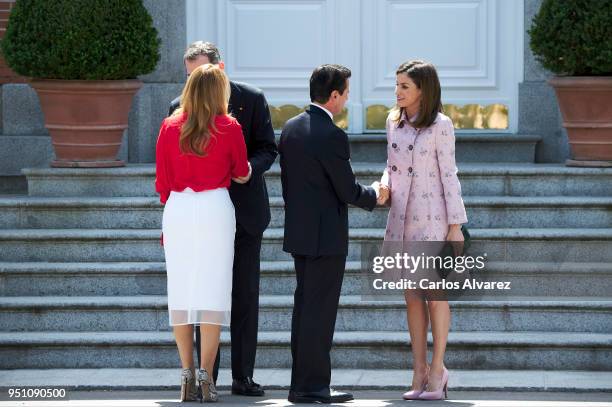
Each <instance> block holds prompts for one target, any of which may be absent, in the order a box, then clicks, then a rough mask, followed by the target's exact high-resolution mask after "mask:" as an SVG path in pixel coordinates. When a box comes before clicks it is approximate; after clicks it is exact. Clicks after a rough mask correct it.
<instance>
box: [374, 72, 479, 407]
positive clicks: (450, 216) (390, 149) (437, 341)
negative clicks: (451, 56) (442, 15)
mask: <svg viewBox="0 0 612 407" xmlns="http://www.w3.org/2000/svg"><path fill="white" fill-rule="evenodd" d="M395 95H396V102H397V104H396V107H395V108H394V109H393V110H392V111H391V113H390V114H389V117H388V118H387V125H386V128H387V143H388V145H387V168H386V169H385V171H384V174H383V177H382V179H381V184H382V185H383V186H387V187H388V189H389V190H390V195H391V209H390V211H389V216H388V219H387V229H386V234H385V241H388V242H403V244H404V245H405V244H406V243H409V242H424V241H432V242H436V241H437V242H443V241H453V242H462V241H463V234H462V233H461V224H462V223H466V222H467V216H466V213H465V207H464V205H463V199H462V198H461V185H460V184H459V179H458V178H457V166H456V164H455V134H454V127H453V123H452V121H451V120H450V119H449V118H448V117H447V116H445V115H444V114H442V113H441V112H442V103H441V91H440V82H439V80H438V74H437V73H436V69H435V68H434V66H433V65H431V64H429V63H426V62H423V61H410V62H406V63H403V64H402V65H400V67H399V68H398V69H397V71H396V87H395ZM410 291H413V290H406V292H405V299H406V306H407V314H408V325H409V330H410V339H411V346H412V355H413V361H414V362H413V369H414V374H413V378H412V389H411V390H410V391H408V392H407V393H405V394H404V398H405V399H441V398H443V393H444V395H445V394H446V386H447V382H448V371H447V370H446V368H445V367H444V352H445V350H446V341H447V337H448V330H449V326H450V308H449V306H448V301H431V300H430V301H426V300H425V299H424V298H423V296H420V295H414V292H412V293H411V292H410ZM429 320H431V331H432V335H433V358H432V361H431V365H428V364H427V329H428V325H429Z"/></svg>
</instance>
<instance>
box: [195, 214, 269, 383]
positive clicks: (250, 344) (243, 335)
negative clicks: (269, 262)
mask: <svg viewBox="0 0 612 407" xmlns="http://www.w3.org/2000/svg"><path fill="white" fill-rule="evenodd" d="M261 240H262V235H258V236H253V235H251V234H249V233H247V232H246V230H244V228H243V227H242V226H240V225H236V239H235V241H234V269H233V280H232V320H231V326H230V330H231V338H232V377H233V378H234V379H242V378H245V377H253V369H254V367H255V352H256V350H257V326H258V322H259V320H258V316H259V275H260V269H259V260H260V252H261ZM195 331H196V349H197V353H198V366H200V360H201V359H200V357H201V356H200V330H199V329H196V330H195ZM220 359H221V346H219V350H218V352H217V360H216V361H215V367H214V370H213V378H214V380H215V382H216V381H217V376H218V374H219V361H220Z"/></svg>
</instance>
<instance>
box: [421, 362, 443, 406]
mask: <svg viewBox="0 0 612 407" xmlns="http://www.w3.org/2000/svg"><path fill="white" fill-rule="evenodd" d="M447 397H448V370H446V368H444V370H443V371H442V380H441V381H440V387H438V388H437V389H436V390H434V391H424V392H422V393H421V394H419V400H443V399H445V398H447Z"/></svg>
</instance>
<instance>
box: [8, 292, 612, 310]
mask: <svg viewBox="0 0 612 407" xmlns="http://www.w3.org/2000/svg"><path fill="white" fill-rule="evenodd" d="M449 303H450V304H451V306H452V307H453V309H492V310H500V309H503V310H504V311H508V310H511V309H528V310H529V311H535V310H550V309H563V310H570V311H582V312H584V311H605V312H612V299H606V300H591V299H590V298H572V299H571V300H570V301H568V300H567V299H564V298H563V297H551V298H550V299H549V300H537V299H535V297H534V299H529V300H521V301H518V300H485V301H482V300H475V301H469V300H466V301H449ZM259 305H260V307H261V308H264V309H289V308H291V307H293V296H292V295H261V296H260V297H259ZM167 307H168V301H167V296H165V295H139V296H74V297H73V296H48V297H39V296H32V297H25V296H19V297H17V296H16V297H0V311H3V312H6V311H16V310H31V311H42V312H45V311H49V310H56V309H60V310H61V309H68V310H70V309H78V310H109V311H110V310H127V311H133V310H151V311H153V310H165V309H167ZM405 307H406V306H405V303H404V301H402V300H389V301H368V300H365V301H362V300H361V296H359V295H343V296H341V297H340V303H339V308H344V309H353V308H366V311H367V309H369V308H371V309H375V310H379V309H404V308H405Z"/></svg>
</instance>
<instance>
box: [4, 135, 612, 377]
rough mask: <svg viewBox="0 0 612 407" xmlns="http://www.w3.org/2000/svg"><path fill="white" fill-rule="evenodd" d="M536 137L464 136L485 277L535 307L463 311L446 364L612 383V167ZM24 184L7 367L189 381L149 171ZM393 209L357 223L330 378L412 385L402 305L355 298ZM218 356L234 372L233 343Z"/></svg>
mask: <svg viewBox="0 0 612 407" xmlns="http://www.w3.org/2000/svg"><path fill="white" fill-rule="evenodd" d="M350 139H351V144H352V147H351V148H352V160H353V167H354V170H355V172H356V174H357V177H358V179H359V180H360V181H361V182H363V183H371V182H372V181H373V180H375V179H378V178H379V177H380V174H381V171H382V168H383V167H384V158H383V157H384V155H385V139H384V136H383V135H380V134H367V135H351V136H350ZM538 139H539V138H538V137H537V136H530V135H527V136H525V135H498V134H459V135H458V136H457V156H458V160H459V169H460V179H461V182H462V188H463V193H464V200H465V203H466V207H467V211H468V218H469V219H470V224H469V226H470V230H471V233H472V238H473V241H474V245H475V247H477V248H478V250H481V251H486V252H488V253H490V254H492V260H493V261H491V262H490V263H489V264H488V268H487V271H488V272H490V273H491V274H492V275H494V276H503V277H504V279H506V280H510V281H512V284H513V286H516V287H520V289H521V290H522V292H524V293H527V297H528V298H526V299H523V300H521V301H519V300H516V299H514V300H511V299H507V300H504V299H499V300H495V301H492V300H488V301H476V300H474V301H457V302H453V303H452V305H451V309H452V310H453V317H452V328H451V333H450V336H449V342H448V352H447V357H446V363H447V365H448V367H449V368H450V369H453V370H455V371H462V370H478V371H481V372H483V373H485V372H486V373H495V372H507V371H509V370H514V371H515V372H516V371H525V374H529V372H532V371H537V370H542V369H543V370H552V371H558V372H567V371H599V372H601V373H604V372H608V373H606V374H609V372H610V371H612V298H611V297H610V293H611V292H612V169H595V168H569V167H565V166H562V165H555V164H534V163H533V159H534V155H535V145H536V143H537V141H538ZM23 172H24V174H25V175H26V177H27V181H28V193H29V195H27V196H4V197H2V196H0V295H1V297H0V310H1V313H0V369H5V370H6V371H9V370H10V369H18V370H15V371H14V372H17V373H15V374H18V373H19V372H22V373H23V374H25V375H26V376H27V374H29V372H31V371H32V369H60V370H56V371H54V372H56V373H55V374H58V375H60V376H61V374H62V373H61V372H62V371H65V372H72V371H73V370H72V369H87V368H104V369H109V368H112V369H115V370H113V372H115V373H114V374H121V372H122V371H125V372H128V371H131V369H133V368H153V369H159V370H160V372H162V371H165V370H164V369H166V370H167V369H168V368H178V366H179V361H178V355H177V352H176V347H175V344H174V341H173V338H172V334H171V332H170V330H169V327H168V317H167V308H166V306H167V304H166V298H165V289H166V282H165V269H164V264H163V260H164V259H163V250H162V248H161V247H160V246H159V234H160V231H159V228H160V224H161V214H162V207H161V205H160V204H159V201H158V199H157V197H156V195H155V192H154V188H153V180H154V167H153V166H152V165H130V166H128V167H125V168H119V169H50V168H42V169H26V170H24V171H23ZM279 175H280V169H279V167H278V165H275V166H274V167H273V168H272V169H271V171H270V172H269V173H268V174H267V176H266V178H267V182H268V190H269V193H270V202H271V205H272V222H271V224H270V227H269V229H268V230H267V231H266V232H265V234H264V242H263V247H262V279H261V290H260V293H261V300H260V303H261V308H260V334H259V347H258V354H257V361H256V368H261V369H266V368H267V369H277V370H278V369H280V370H279V372H280V373H279V374H281V375H282V374H285V376H287V375H288V370H287V369H289V368H290V365H291V355H290V350H289V337H290V321H291V308H292V298H293V297H292V294H293V289H294V287H295V278H294V274H293V264H292V262H291V258H290V256H289V255H287V254H286V253H284V252H283V251H282V233H283V231H282V225H283V209H282V204H283V202H282V198H281V197H280V196H281V189H280V177H279ZM386 211H387V210H386V209H376V210H375V211H374V212H373V213H367V212H365V211H362V210H358V209H351V210H350V225H351V231H350V238H351V244H350V248H349V251H350V253H349V257H348V263H347V274H346V277H345V281H344V284H343V290H342V297H341V301H340V308H339V312H338V320H337V325H336V335H335V338H334V342H335V346H334V350H333V354H332V358H333V366H334V368H337V369H349V370H351V369H352V370H355V371H361V370H362V369H376V370H377V371H378V370H380V369H386V370H384V371H385V372H397V374H398V375H399V374H401V375H403V374H405V377H406V380H405V383H408V382H409V380H408V377H409V376H408V373H405V371H406V370H407V369H408V368H409V367H410V364H411V355H410V352H409V342H408V341H409V339H408V333H407V327H406V317H405V306H404V304H403V302H401V301H386V302H372V301H362V299H361V297H360V293H361V280H360V278H361V277H360V262H359V260H360V257H359V253H360V251H359V248H360V244H362V243H368V242H373V241H374V242H375V241H380V240H381V239H382V236H383V228H384V225H385V222H386ZM506 242H512V245H511V246H510V249H508V246H506V245H504V244H505V243H506ZM502 246H503V248H502ZM502 251H503V253H502ZM496 254H498V256H497V257H496ZM502 254H503V256H502ZM502 258H503V260H504V261H501V260H500V259H502ZM496 259H497V261H496ZM585 293H586V294H588V296H587V295H585ZM576 297H579V298H576ZM430 340H431V338H430ZM222 344H223V348H224V350H223V352H222V366H224V367H227V366H229V356H230V352H229V349H228V347H229V335H228V332H223V333H222ZM360 369H361V370H360ZM24 372H25V373H24ZM57 372H59V373H57ZM116 372H119V373H116ZM283 372H284V373H283ZM380 372H383V370H380ZM385 374H387V373H385ZM256 375H257V372H256ZM68 376H70V375H68V374H67V377H68ZM24 377H25V376H24ZM28 377H29V376H28ZM381 377H382V376H381ZM513 377H514V376H513ZM271 380H272V379H271ZM382 380H383V381H384V377H382ZM500 380H501V381H504V376H503V374H501V379H500ZM272 381H273V380H272ZM177 383H178V381H177ZM283 383H284V382H283ZM221 384H227V383H221ZM264 384H267V385H268V386H271V387H275V386H276V387H279V386H280V387H283V386H284V385H283V384H279V383H273V382H270V383H265V382H264ZM452 384H453V383H452V382H451V385H452ZM583 384H584V383H583ZM68 385H70V383H68ZM102 385H103V384H102ZM75 386H77V384H75ZM365 386H366V387H367V385H365ZM461 386H462V385H461V384H459V383H457V384H455V388H457V387H459V388H461ZM77 387H78V386H77ZM141 387H142V386H141ZM145 387H146V386H145ZM371 387H377V385H376V383H372V384H371ZM451 387H452V386H451ZM465 387H466V388H470V389H477V388H478V385H470V386H467V385H466V386H465ZM509 387H510V388H513V389H521V388H525V386H523V385H518V384H517V385H515V386H512V385H511V386H509ZM571 388H572V387H571V385H570V389H571ZM585 388H586V389H588V388H589V387H588V385H586V387H585Z"/></svg>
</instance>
